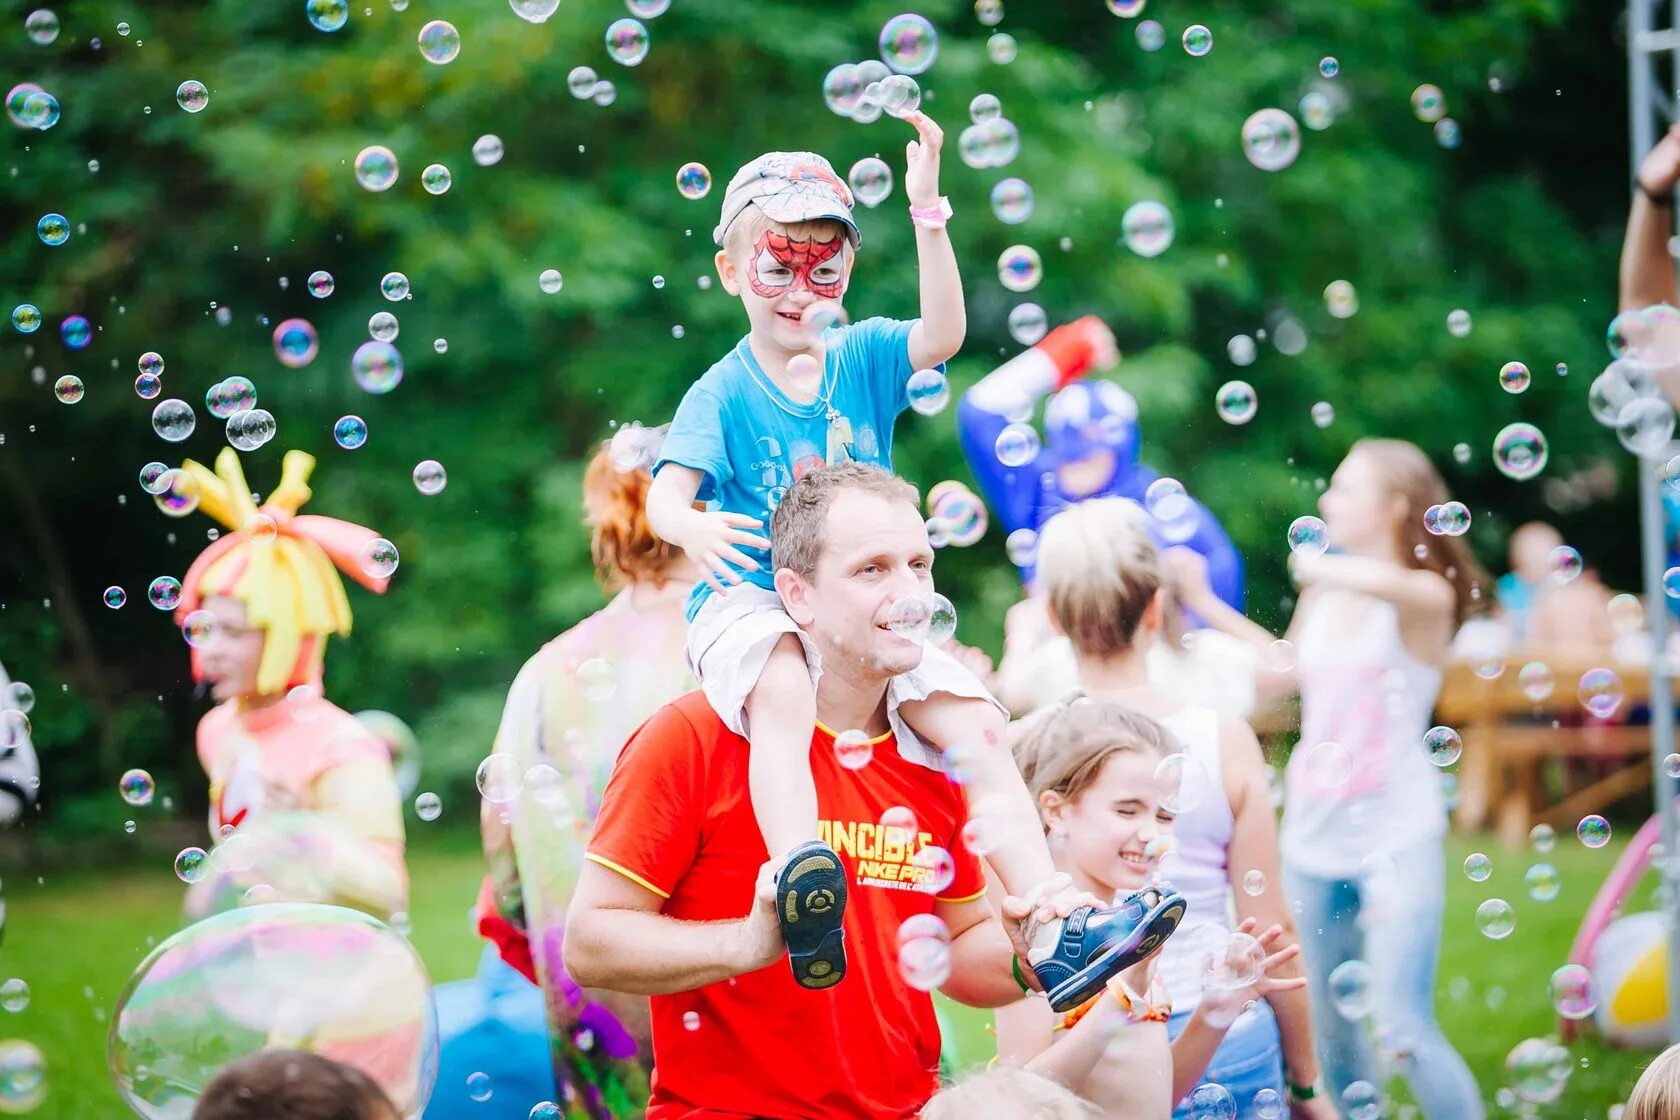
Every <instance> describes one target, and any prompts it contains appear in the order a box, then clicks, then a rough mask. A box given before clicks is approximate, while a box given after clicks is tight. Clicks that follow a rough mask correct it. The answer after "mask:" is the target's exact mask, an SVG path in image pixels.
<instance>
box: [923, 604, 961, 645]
mask: <svg viewBox="0 0 1680 1120" xmlns="http://www.w3.org/2000/svg"><path fill="white" fill-rule="evenodd" d="M928 612H929V613H928V631H927V642H928V644H929V645H936V646H941V645H944V644H945V643H946V642H948V641H950V640H951V639H952V638H953V637H955V636H956V633H957V608H956V607H955V606H954V605H952V603H951V600H949V599H947V598H945V596H943V595H941V594H939V592H937V591H935V592H934V593H933V594H931V595H929V596H928Z"/></svg>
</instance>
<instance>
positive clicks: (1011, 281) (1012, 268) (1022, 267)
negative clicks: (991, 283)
mask: <svg viewBox="0 0 1680 1120" xmlns="http://www.w3.org/2000/svg"><path fill="white" fill-rule="evenodd" d="M997 267H998V283H1000V284H1002V285H1003V286H1004V287H1005V288H1008V289H1009V290H1010V291H1012V292H1030V291H1032V290H1033V289H1034V288H1036V287H1038V282H1039V280H1040V279H1042V278H1043V276H1044V264H1043V262H1042V261H1041V260H1039V256H1038V251H1037V250H1035V249H1033V248H1032V247H1031V246H1028V245H1011V246H1010V247H1009V248H1007V249H1005V250H1004V251H1003V253H1002V254H1001V255H1000V256H999V257H998V265H997Z"/></svg>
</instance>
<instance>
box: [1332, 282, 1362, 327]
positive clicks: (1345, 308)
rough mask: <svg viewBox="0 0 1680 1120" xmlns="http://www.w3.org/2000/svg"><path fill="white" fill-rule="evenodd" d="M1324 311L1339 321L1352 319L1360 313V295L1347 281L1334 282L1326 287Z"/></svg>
mask: <svg viewBox="0 0 1680 1120" xmlns="http://www.w3.org/2000/svg"><path fill="white" fill-rule="evenodd" d="M1324 309H1325V310H1326V311H1328V312H1330V314H1331V316H1333V317H1334V318H1337V319H1351V318H1353V317H1354V316H1355V315H1356V314H1358V313H1359V293H1358V292H1356V291H1355V290H1354V288H1353V285H1352V284H1350V283H1348V282H1347V281H1346V280H1332V281H1330V283H1328V284H1326V285H1325V286H1324Z"/></svg>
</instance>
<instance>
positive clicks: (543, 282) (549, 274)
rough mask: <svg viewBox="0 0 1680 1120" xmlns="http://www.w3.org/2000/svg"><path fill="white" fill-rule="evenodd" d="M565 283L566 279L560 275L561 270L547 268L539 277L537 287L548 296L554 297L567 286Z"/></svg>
mask: <svg viewBox="0 0 1680 1120" xmlns="http://www.w3.org/2000/svg"><path fill="white" fill-rule="evenodd" d="M565 282H566V281H565V278H564V277H562V276H561V275H560V270H559V269H557V268H545V269H543V270H542V272H541V274H540V275H538V276H537V287H538V288H540V289H542V291H543V292H544V294H546V295H553V294H554V293H555V292H558V291H559V290H560V289H561V288H562V287H563V286H564V285H565Z"/></svg>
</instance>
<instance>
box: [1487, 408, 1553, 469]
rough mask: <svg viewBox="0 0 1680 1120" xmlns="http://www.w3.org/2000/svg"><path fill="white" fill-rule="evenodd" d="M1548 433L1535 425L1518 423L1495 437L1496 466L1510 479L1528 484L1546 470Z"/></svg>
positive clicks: (1494, 459) (1508, 425)
mask: <svg viewBox="0 0 1680 1120" xmlns="http://www.w3.org/2000/svg"><path fill="white" fill-rule="evenodd" d="M1547 455H1548V449H1547V446H1546V437H1545V434H1544V433H1542V432H1541V431H1540V429H1539V428H1536V427H1535V426H1534V425H1533V424H1528V423H1524V422H1522V421H1518V422H1517V423H1515V424H1507V425H1505V426H1504V427H1503V428H1501V429H1499V433H1498V434H1497V435H1496V436H1494V437H1493V465H1494V466H1495V467H1497V468H1499V473H1500V474H1502V475H1504V476H1505V477H1506V478H1513V479H1516V480H1517V481H1518V482H1526V481H1527V480H1528V479H1531V478H1533V477H1534V476H1535V475H1537V474H1539V473H1540V472H1541V471H1543V470H1545V469H1546V458H1547Z"/></svg>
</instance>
